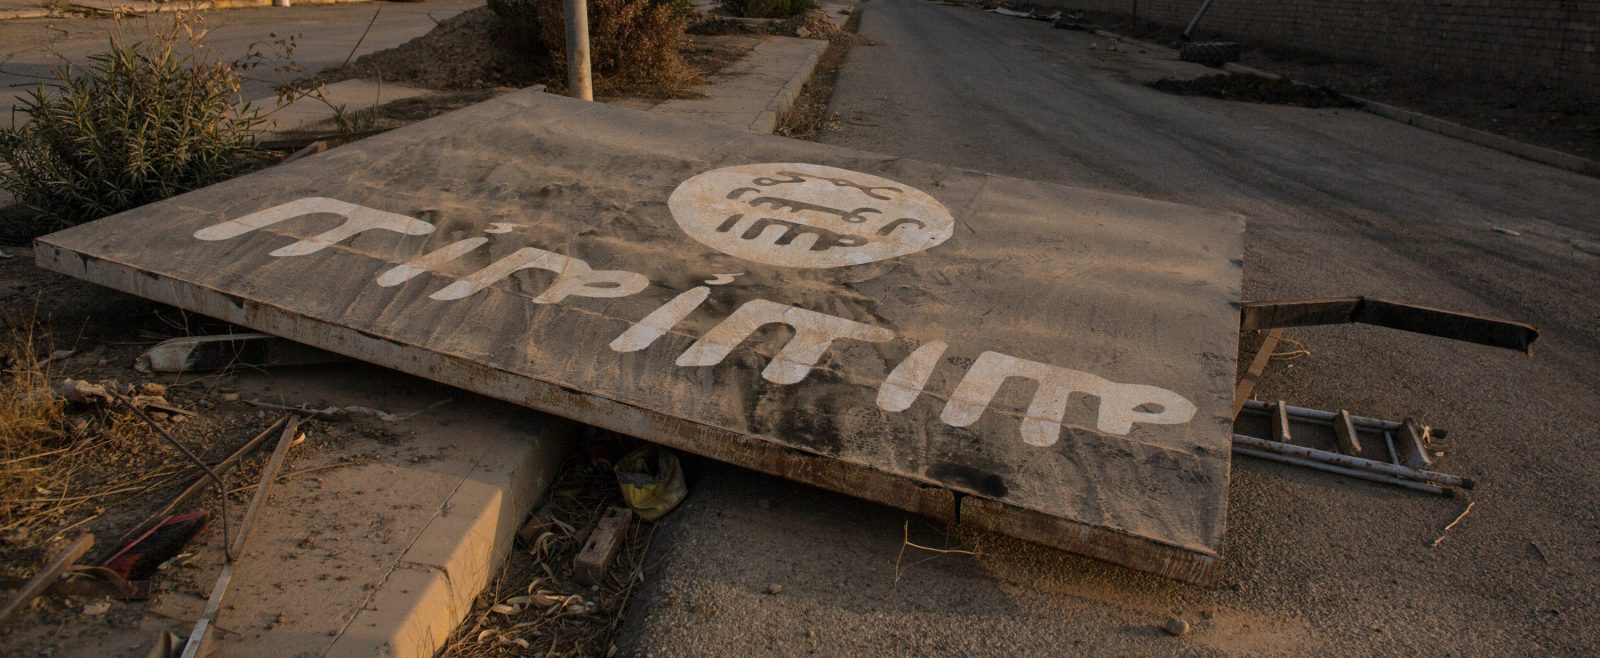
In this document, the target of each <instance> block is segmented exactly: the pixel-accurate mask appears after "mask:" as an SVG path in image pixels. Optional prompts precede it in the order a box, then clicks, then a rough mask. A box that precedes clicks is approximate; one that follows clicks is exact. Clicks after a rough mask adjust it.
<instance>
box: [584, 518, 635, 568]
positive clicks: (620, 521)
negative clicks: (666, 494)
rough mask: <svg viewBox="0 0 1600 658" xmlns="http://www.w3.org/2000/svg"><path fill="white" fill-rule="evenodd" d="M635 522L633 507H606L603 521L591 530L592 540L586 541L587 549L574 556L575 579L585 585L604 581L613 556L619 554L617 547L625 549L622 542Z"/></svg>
mask: <svg viewBox="0 0 1600 658" xmlns="http://www.w3.org/2000/svg"><path fill="white" fill-rule="evenodd" d="M631 523H633V510H630V509H628V508H626V507H610V508H606V512H605V514H604V515H602V516H601V517H600V522H599V523H597V524H595V527H594V532H591V533H589V541H586V542H584V544H583V550H582V551H579V552H578V555H577V557H575V558H573V559H572V576H573V578H574V579H576V580H577V581H578V582H579V583H581V584H584V585H598V584H600V579H601V578H602V577H604V576H605V573H606V569H608V568H610V566H611V560H612V558H615V557H616V556H617V549H619V548H622V542H623V541H624V540H625V539H627V537H628V526H629V524H631Z"/></svg>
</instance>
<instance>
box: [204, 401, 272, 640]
mask: <svg viewBox="0 0 1600 658" xmlns="http://www.w3.org/2000/svg"><path fill="white" fill-rule="evenodd" d="M299 434H300V417H299V416H291V417H290V418H289V423H288V424H287V425H285V426H284V428H283V434H282V435H281V436H280V437H279V438H278V447H277V448H275V449H274V450H273V451H272V458H271V459H269V460H268V461H267V465H266V467H265V468H263V469H261V483H260V484H258V485H256V493H255V496H254V497H252V498H251V499H250V507H248V508H245V513H244V520H242V521H240V522H239V531H238V535H236V536H235V537H234V538H233V545H232V546H231V547H230V551H229V552H228V554H227V557H228V560H227V562H225V563H223V565H222V572H221V573H220V574H218V575H217V582H216V584H214V585H212V586H211V595H210V596H209V597H207V598H206V607H205V609H204V610H203V611H201V613H200V619H199V620H198V621H196V622H195V625H194V630H192V631H190V632H189V639H188V640H186V641H185V642H184V645H183V655H182V658H198V657H199V656H204V655H206V654H207V653H209V651H210V645H211V629H212V628H214V627H215V626H216V622H217V613H218V612H220V611H221V610H222V600H223V598H224V597H226V596H227V594H228V585H229V583H232V582H233V570H234V565H235V564H236V563H237V560H238V559H239V558H240V557H243V555H244V549H245V546H246V545H248V543H249V541H250V535H251V533H252V532H253V531H254V530H255V525H256V524H255V520H256V515H257V514H259V513H260V512H261V508H262V506H263V505H264V504H265V503H266V502H267V496H268V495H269V494H270V493H271V492H272V482H273V481H274V480H277V479H278V471H279V470H280V469H282V468H283V460H284V457H285V456H286V455H288V453H289V446H291V445H294V438H295V437H296V436H299Z"/></svg>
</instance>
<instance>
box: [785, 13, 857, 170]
mask: <svg viewBox="0 0 1600 658" xmlns="http://www.w3.org/2000/svg"><path fill="white" fill-rule="evenodd" d="M860 22H861V13H860V12H854V13H852V14H851V15H850V19H849V20H848V21H845V24H844V29H842V30H839V31H837V32H834V33H833V34H832V35H831V36H829V37H828V49H827V50H824V51H822V57H821V58H819V59H818V60H817V68H816V69H815V70H814V71H812V73H811V78H810V79H808V80H806V84H805V86H804V87H801V89H800V98H799V99H798V100H796V101H795V103H794V105H793V106H792V107H790V108H789V111H787V112H784V113H783V115H782V116H779V117H778V127H777V129H776V130H774V131H773V132H774V133H775V134H778V135H782V136H784V137H793V138H795V139H812V140H814V139H816V138H817V136H818V135H820V134H822V133H823V132H824V131H826V130H828V127H829V125H831V123H832V121H833V117H832V115H830V114H829V113H828V101H829V100H830V99H832V98H833V87H834V83H835V81H836V80H837V79H838V75H839V67H841V66H844V58H845V54H846V53H848V52H849V50H850V46H852V45H854V44H856V43H858V42H861V41H862V39H861V37H859V36H857V35H856V34H855V30H856V25H857V24H859V23H860Z"/></svg>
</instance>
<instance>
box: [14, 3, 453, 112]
mask: <svg viewBox="0 0 1600 658" xmlns="http://www.w3.org/2000/svg"><path fill="white" fill-rule="evenodd" d="M482 4H483V0H426V1H425V2H415V3H411V2H402V3H396V2H370V3H359V4H341V5H321V6H304V7H262V8H258V9H231V10H226V11H212V12H206V13H205V15H204V23H203V27H204V28H205V29H206V31H207V32H206V37H205V44H206V49H207V50H209V51H210V52H209V54H210V55H211V56H214V57H216V58H217V59H220V60H221V61H225V62H233V61H237V60H239V59H240V58H242V57H244V56H245V55H247V54H248V53H249V52H250V51H251V48H252V47H253V46H254V47H256V48H257V49H258V50H260V51H261V52H263V53H267V54H269V55H270V54H271V53H272V52H273V45H272V42H273V41H276V40H278V39H287V38H288V37H290V36H293V37H294V45H295V47H294V51H293V53H292V54H291V56H290V57H289V60H292V62H293V64H294V65H296V66H298V67H299V69H301V70H303V71H304V72H305V73H303V74H301V73H295V72H285V73H284V74H283V75H281V76H280V75H279V74H278V73H277V72H275V71H273V70H272V66H271V65H270V64H269V65H267V66H262V67H257V68H255V69H253V70H251V71H249V72H248V73H247V80H246V82H245V84H244V85H243V87H242V89H241V93H240V95H241V96H242V97H243V98H244V99H245V100H255V99H259V98H266V97H270V96H272V95H273V86H274V84H276V83H278V82H282V81H287V80H293V79H296V78H298V77H300V76H301V75H309V74H311V73H315V72H317V71H321V70H323V69H325V68H329V67H333V66H338V65H339V64H341V63H342V62H344V61H345V59H346V58H347V57H351V53H352V51H353V52H354V57H360V56H361V55H365V54H367V53H370V52H373V51H376V50H382V49H384V48H393V47H394V46H397V45H400V44H402V43H405V42H406V41H409V40H411V39H413V38H415V37H419V36H422V35H423V34H424V33H426V32H427V31H428V30H430V29H433V26H434V24H435V23H437V22H438V21H442V20H444V19H446V18H449V17H451V16H454V15H456V14H458V13H461V12H462V11H464V10H467V9H471V8H473V7H477V6H482ZM374 14H376V16H377V17H376V18H374ZM170 20H171V18H170V16H169V15H165V14H135V15H132V16H128V17H125V18H123V19H121V21H120V23H119V22H118V21H114V20H111V19H108V18H64V19H27V20H10V21H0V121H4V122H5V123H6V125H9V123H10V119H11V117H12V107H13V106H14V105H15V104H16V102H17V99H18V98H21V97H22V96H23V94H24V93H25V92H26V91H27V90H28V89H31V88H33V87H35V86H36V85H37V84H38V82H39V81H41V80H45V81H48V80H52V79H54V71H55V70H56V68H57V67H58V66H59V65H60V64H61V63H63V62H70V63H72V64H73V65H75V66H83V65H84V64H85V63H86V62H87V61H88V58H89V56H90V55H92V54H94V53H97V52H102V51H104V50H105V49H106V46H107V43H108V41H109V39H110V38H111V37H112V36H113V35H114V34H116V33H117V32H118V31H119V30H120V32H121V34H122V35H123V37H124V38H126V39H128V40H130V41H137V40H140V39H143V38H146V37H147V36H148V35H150V34H152V33H153V32H154V31H155V30H156V29H159V28H160V27H161V26H162V25H167V24H170ZM368 24H371V26H372V27H371V30H370V31H369V30H368V29H367V26H368ZM363 34H365V38H363Z"/></svg>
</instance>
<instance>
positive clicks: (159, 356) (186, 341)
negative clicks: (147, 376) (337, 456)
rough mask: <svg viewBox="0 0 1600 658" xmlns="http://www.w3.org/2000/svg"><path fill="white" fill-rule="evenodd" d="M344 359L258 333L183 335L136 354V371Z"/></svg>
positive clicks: (201, 369)
mask: <svg viewBox="0 0 1600 658" xmlns="http://www.w3.org/2000/svg"><path fill="white" fill-rule="evenodd" d="M349 360H350V359H349V358H348V357H344V356H340V355H338V354H334V353H332V352H325V351H322V350H319V349H317V348H314V347H309V346H306V345H301V344H300V343H296V342H294V341H289V340H284V339H282V338H278V337H277V336H272V335H268V334H262V333H242V334H227V335H222V336H184V337H182V338H174V339H172V340H167V341H163V342H161V343H160V344H157V345H156V346H155V347H152V348H150V349H149V350H147V351H145V353H144V354H141V355H139V360H138V361H137V362H135V363H134V366H133V367H134V369H135V370H138V371H140V372H171V373H177V372H217V371H222V370H227V369H229V368H233V367H236V366H248V367H255V368H266V367H273V366H303V365H313V364H320V363H334V362H338V361H349Z"/></svg>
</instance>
